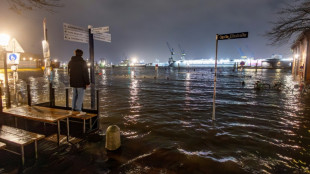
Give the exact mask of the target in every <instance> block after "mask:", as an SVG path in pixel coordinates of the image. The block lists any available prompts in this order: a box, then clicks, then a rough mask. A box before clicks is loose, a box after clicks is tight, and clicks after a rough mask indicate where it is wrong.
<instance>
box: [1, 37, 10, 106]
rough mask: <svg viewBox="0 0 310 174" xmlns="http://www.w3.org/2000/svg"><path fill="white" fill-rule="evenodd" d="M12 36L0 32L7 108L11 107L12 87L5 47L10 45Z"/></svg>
mask: <svg viewBox="0 0 310 174" xmlns="http://www.w3.org/2000/svg"><path fill="white" fill-rule="evenodd" d="M10 38H11V37H10V35H8V34H0V46H1V53H2V54H3V64H4V78H5V86H6V99H7V100H6V106H7V108H10V107H11V98H10V88H9V80H8V70H7V62H6V55H5V51H6V50H5V48H6V47H7V46H8V45H9V42H10ZM0 95H1V94H0ZM1 102H2V101H1Z"/></svg>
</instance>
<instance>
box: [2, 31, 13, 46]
mask: <svg viewBox="0 0 310 174" xmlns="http://www.w3.org/2000/svg"><path fill="white" fill-rule="evenodd" d="M10 38H11V36H10V35H8V34H4V33H2V34H0V46H3V47H5V46H8V45H9V41H10Z"/></svg>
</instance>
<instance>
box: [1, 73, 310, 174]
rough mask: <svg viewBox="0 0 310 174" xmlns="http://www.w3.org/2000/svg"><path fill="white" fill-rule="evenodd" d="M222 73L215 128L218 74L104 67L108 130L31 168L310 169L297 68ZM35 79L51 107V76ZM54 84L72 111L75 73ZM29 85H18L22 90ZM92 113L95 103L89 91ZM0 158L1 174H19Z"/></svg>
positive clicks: (39, 96) (100, 78) (103, 113)
mask: <svg viewBox="0 0 310 174" xmlns="http://www.w3.org/2000/svg"><path fill="white" fill-rule="evenodd" d="M218 75H219V76H218V81H217V98H216V121H215V122H213V121H212V120H211V114H212V104H213V103H212V98H213V76H214V74H213V72H212V71H211V69H210V68H196V69H195V70H194V69H186V68H185V69H180V70H177V69H169V68H159V70H158V71H155V70H154V68H152V67H150V68H148V67H147V68H130V69H129V68H115V69H103V70H102V71H101V72H100V74H97V76H96V82H97V86H96V87H97V89H100V91H101V92H100V96H101V97H100V105H101V107H100V120H99V126H100V129H101V131H99V132H97V133H95V134H92V135H90V136H89V137H87V138H85V141H81V142H80V143H78V145H74V146H72V145H68V146H67V147H65V146H61V147H59V150H57V152H55V153H52V155H44V154H45V152H44V149H43V150H42V153H43V155H42V156H43V157H44V158H43V159H41V160H40V159H39V160H38V162H37V163H36V164H35V165H34V166H33V167H30V168H29V169H27V171H29V173H30V172H31V171H39V172H42V171H44V172H47V173H48V172H50V173H57V172H60V171H61V169H63V170H64V171H65V172H67V173H72V172H82V173H87V172H89V173H169V174H170V173H309V165H310V164H309V161H310V154H309V153H308V149H309V144H310V141H309V140H310V133H309V129H310V97H309V95H307V94H303V93H301V92H300V91H299V89H296V88H294V86H295V85H296V84H297V83H296V81H294V79H293V77H292V76H291V72H290V71H289V70H268V69H266V70H258V71H257V72H256V71H255V70H244V71H235V72H233V71H232V69H231V68H220V69H219V71H218ZM28 80H29V83H30V84H31V88H32V96H33V102H34V103H40V102H42V101H45V100H46V98H48V97H47V92H46V91H47V90H48V86H45V85H44V84H45V82H44V79H42V78H29V79H28ZM54 80H55V87H57V90H56V91H55V93H56V94H57V95H56V104H57V105H65V103H64V101H65V87H66V86H68V78H67V74H66V73H65V72H62V71H58V72H57V73H56V74H55V79H54ZM243 81H244V85H242V82H243ZM256 81H261V82H262V83H264V84H270V85H271V86H272V85H273V84H275V83H278V82H282V83H283V84H284V85H285V88H283V89H282V90H277V89H273V88H271V89H264V90H254V84H255V82H256ZM21 84H22V82H21V83H19V85H20V86H19V87H18V89H19V88H23V89H24V87H23V86H24V85H21ZM20 102H22V100H20ZM84 107H85V108H89V107H90V91H89V90H86V97H85V102H84ZM12 121H13V120H12ZM112 124H115V125H118V126H119V127H120V129H121V142H122V146H121V149H119V150H118V151H117V152H114V153H111V152H107V151H106V150H105V148H104V143H105V130H106V128H107V127H108V126H109V125H112ZM63 126H65V125H63ZM70 126H71V125H70ZM79 129H81V128H80V127H79ZM54 130H55V129H54ZM62 130H65V129H62ZM42 143H44V142H43V141H42ZM46 145H47V146H44V145H43V147H46V148H45V149H50V148H51V149H53V148H57V147H55V146H50V147H49V146H48V143H47V144H46ZM41 147H42V145H41ZM0 153H3V152H2V151H0ZM46 154H49V153H46ZM0 155H2V154H0ZM45 157H47V158H46V159H45ZM0 160H1V161H0V170H2V171H6V172H7V171H14V168H12V167H9V166H13V165H10V164H8V162H6V161H5V160H4V159H2V158H1V159H0ZM13 161H14V160H13ZM2 162H4V163H2ZM13 164H14V163H13ZM15 164H16V163H15ZM68 166H70V167H68Z"/></svg>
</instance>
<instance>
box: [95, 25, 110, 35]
mask: <svg viewBox="0 0 310 174" xmlns="http://www.w3.org/2000/svg"><path fill="white" fill-rule="evenodd" d="M109 31H110V28H109V26H106V27H98V28H91V33H92V34H97V33H107V32H109Z"/></svg>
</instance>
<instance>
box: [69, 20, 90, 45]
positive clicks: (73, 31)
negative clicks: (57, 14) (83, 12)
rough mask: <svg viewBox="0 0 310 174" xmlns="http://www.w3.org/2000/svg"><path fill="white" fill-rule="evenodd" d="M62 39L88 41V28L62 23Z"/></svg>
mask: <svg viewBox="0 0 310 174" xmlns="http://www.w3.org/2000/svg"><path fill="white" fill-rule="evenodd" d="M63 29H64V39H65V40H68V41H74V42H82V43H88V30H87V29H85V28H82V27H78V26H74V25H70V24H66V23H64V24H63Z"/></svg>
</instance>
